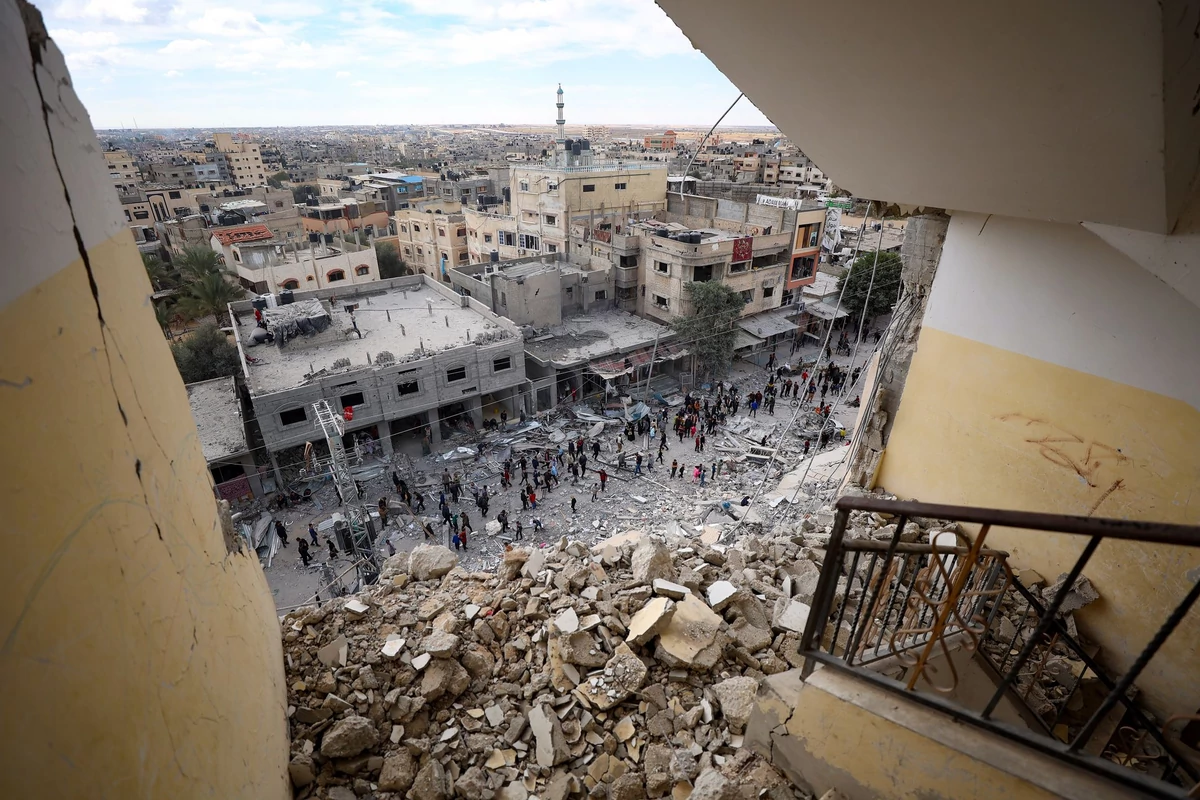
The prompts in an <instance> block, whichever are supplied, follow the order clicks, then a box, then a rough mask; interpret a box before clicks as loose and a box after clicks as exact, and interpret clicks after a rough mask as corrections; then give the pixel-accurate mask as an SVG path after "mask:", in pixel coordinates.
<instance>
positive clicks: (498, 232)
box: [463, 208, 522, 264]
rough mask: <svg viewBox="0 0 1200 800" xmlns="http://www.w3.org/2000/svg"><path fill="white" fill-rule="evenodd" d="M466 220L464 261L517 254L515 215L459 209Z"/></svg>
mask: <svg viewBox="0 0 1200 800" xmlns="http://www.w3.org/2000/svg"><path fill="white" fill-rule="evenodd" d="M463 219H464V220H465V221H466V223H467V263H469V264H478V263H480V262H483V261H512V260H514V259H517V258H521V257H522V254H521V248H519V247H517V218H516V217H514V216H512V215H511V214H501V213H498V212H496V211H492V210H484V211H480V210H478V209H473V208H464V209H463Z"/></svg>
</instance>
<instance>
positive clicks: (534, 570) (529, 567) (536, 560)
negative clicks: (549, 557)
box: [521, 550, 546, 578]
mask: <svg viewBox="0 0 1200 800" xmlns="http://www.w3.org/2000/svg"><path fill="white" fill-rule="evenodd" d="M545 566H546V554H545V553H543V552H542V551H541V550H534V551H532V552H531V553H530V554H529V558H528V559H526V561H525V563H524V564H523V565H522V566H521V574H522V575H524V576H525V577H527V578H536V577H537V574H538V573H539V572H541V571H542V570H543V569H544V568H545Z"/></svg>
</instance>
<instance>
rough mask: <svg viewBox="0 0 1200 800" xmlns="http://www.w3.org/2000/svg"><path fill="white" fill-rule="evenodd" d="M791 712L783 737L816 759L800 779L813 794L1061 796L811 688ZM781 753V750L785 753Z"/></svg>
mask: <svg viewBox="0 0 1200 800" xmlns="http://www.w3.org/2000/svg"><path fill="white" fill-rule="evenodd" d="M893 702H907V701H903V700H899V699H897V700H894V701H893ZM793 709H794V710H793V712H792V715H791V717H790V718H789V719H788V722H787V725H786V729H787V733H788V735H789V736H790V737H793V738H794V739H795V741H796V745H798V748H800V749H802V750H803V751H804V752H805V753H806V757H807V758H808V759H812V760H813V761H815V762H818V763H817V764H812V765H811V766H810V767H809V769H808V770H807V774H805V776H804V777H805V778H806V779H807V780H809V781H810V782H812V783H813V785H814V788H815V789H816V791H817V793H818V794H820V793H822V792H824V791H827V790H828V789H831V788H833V789H837V790H839V791H840V792H842V793H843V794H845V795H846V796H847V797H850V798H852V799H853V800H859V799H860V798H868V797H869V798H914V797H919V798H923V800H943V799H944V800H950V799H951V798H953V800H975V799H976V798H978V800H1042V799H1043V798H1044V800H1052V799H1053V798H1057V797H1059V796H1060V795H1058V794H1056V793H1053V792H1049V791H1046V790H1045V789H1043V788H1042V787H1040V786H1037V785H1035V784H1033V783H1031V782H1029V781H1027V780H1023V779H1021V778H1019V777H1015V776H1013V775H1011V774H1008V773H1006V772H1003V771H1001V770H999V769H996V768H995V767H992V766H990V765H989V764H987V763H985V762H984V761H982V760H980V759H979V758H973V757H971V756H969V755H966V754H964V753H962V752H959V751H957V750H955V749H952V748H950V747H947V746H945V745H944V744H941V743H940V742H937V741H935V740H933V739H930V738H928V737H926V736H924V735H922V734H920V733H917V732H915V731H913V730H911V729H909V728H907V727H905V726H902V725H899V724H896V723H895V722H892V721H891V720H889V719H885V718H884V717H882V716H880V715H878V714H875V713H873V712H871V711H869V710H867V709H866V708H863V707H862V706H860V705H856V704H854V703H851V702H847V701H846V700H844V699H843V698H841V697H837V696H835V695H833V694H830V693H827V692H825V691H823V690H821V689H819V688H816V687H815V686H813V685H811V684H810V685H806V686H805V687H804V688H803V689H802V691H801V693H800V695H799V697H798V698H797V700H796V702H795V703H794V705H793ZM914 710H915V711H916V712H917V713H929V712H924V711H923V709H914ZM946 724H952V723H948V722H947V723H946ZM785 748H786V745H785V746H784V747H781V748H780V750H781V751H783V752H786V750H785ZM797 761H799V759H797ZM793 763H796V762H793ZM796 766H798V767H801V769H802V771H803V767H804V766H808V764H807V762H806V761H800V763H796Z"/></svg>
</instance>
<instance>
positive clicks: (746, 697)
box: [712, 676, 758, 733]
mask: <svg viewBox="0 0 1200 800" xmlns="http://www.w3.org/2000/svg"><path fill="white" fill-rule="evenodd" d="M757 691H758V681H757V680H755V679H754V678H750V677H746V676H740V677H737V678H726V679H725V680H723V681H721V682H720V683H718V684H716V685H715V686H713V687H712V692H713V696H714V697H716V698H717V703H719V704H720V706H721V713H722V714H724V715H725V718H726V719H727V720H729V726H730V730H732V731H734V732H735V733H741V732H742V731H743V730H745V727H746V723H747V722H749V720H750V712H751V711H753V710H754V695H755V693H756V692H757Z"/></svg>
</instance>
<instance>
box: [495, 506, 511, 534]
mask: <svg viewBox="0 0 1200 800" xmlns="http://www.w3.org/2000/svg"><path fill="white" fill-rule="evenodd" d="M496 522H499V523H500V532H501V533H508V509H503V510H502V511H501V512H500V513H499V514H497V515H496Z"/></svg>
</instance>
